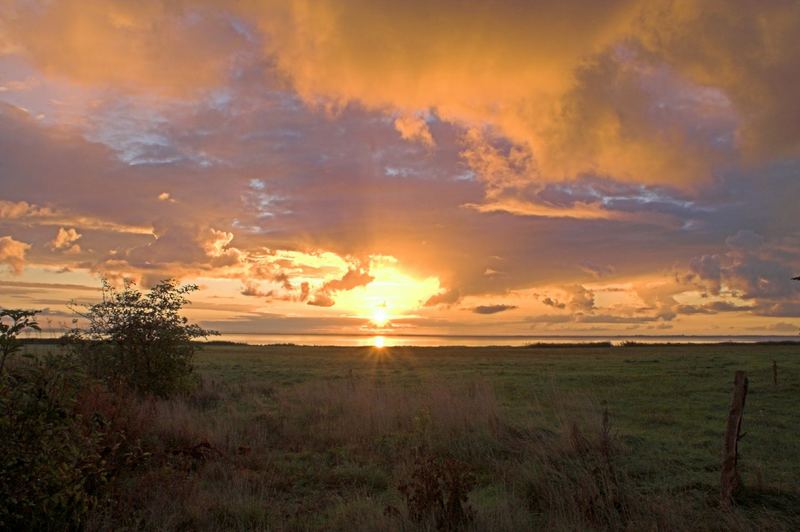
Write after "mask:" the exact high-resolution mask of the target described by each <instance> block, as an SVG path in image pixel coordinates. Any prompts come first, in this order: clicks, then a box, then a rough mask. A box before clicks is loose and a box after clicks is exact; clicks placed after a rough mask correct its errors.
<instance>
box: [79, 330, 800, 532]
mask: <svg viewBox="0 0 800 532" xmlns="http://www.w3.org/2000/svg"><path fill="white" fill-rule="evenodd" d="M773 361H775V362H776V363H777V365H778V372H779V382H778V384H777V385H774V384H773V382H772V363H773ZM196 366H197V372H198V373H199V375H200V376H201V378H202V385H201V386H200V388H199V389H198V390H197V391H196V392H194V393H193V394H192V395H191V396H189V397H187V398H183V399H179V400H172V401H161V402H156V403H154V404H153V405H151V408H152V411H151V412H150V414H149V416H150V417H148V420H149V421H148V424H149V425H150V427H149V428H150V430H152V431H154V434H157V435H158V438H159V439H160V441H161V445H163V446H164V447H165V448H169V449H190V450H194V451H193V452H195V451H196V452H195V454H197V455H198V456H195V458H196V459H195V460H194V461H192V462H191V464H190V465H189V466H187V467H186V468H185V469H180V468H175V467H171V468H167V467H166V466H165V467H164V468H161V469H159V470H150V471H149V472H148V473H147V474H146V475H145V474H143V475H142V476H140V477H137V478H134V479H131V480H130V481H129V482H128V484H127V485H126V487H125V488H123V490H125V489H127V490H128V491H129V492H128V493H122V494H120V497H121V498H122V500H129V501H130V503H129V507H128V508H126V510H125V511H123V512H122V513H121V514H114V512H109V513H106V514H101V515H97V516H96V518H95V523H94V526H96V527H98V528H102V527H107V526H111V525H113V526H114V527H118V526H121V525H123V524H124V525H128V526H133V527H136V528H149V529H159V528H167V529H206V530H214V529H240V530H252V529H274V530H283V529H298V530H311V529H339V530H354V529H367V530H368V529H373V530H380V529H409V530H411V529H435V528H437V526H438V528H440V529H447V528H448V527H450V528H455V527H462V528H468V529H469V528H472V529H499V530H526V529H530V528H532V527H547V528H551V529H578V528H596V529H637V530H641V529H680V528H689V529H754V528H762V529H797V528H800V408H799V407H800V346H733V345H726V346H700V345H694V346H686V345H683V346H637V347H613V348H556V347H547V348H544V347H538V348H504V347H496V348H495V347H479V348H478V347H476V348H462V347H443V348H397V347H395V348H384V349H375V348H336V347H295V346H276V347H255V346H231V345H222V346H219V345H217V346H209V347H206V348H205V349H204V350H203V351H202V352H200V354H199V356H198V358H197V360H196ZM735 370H744V371H746V372H747V374H748V377H749V379H750V389H749V394H748V396H747V405H746V408H745V415H744V426H743V431H744V432H745V433H746V436H745V437H744V438H743V439H742V441H741V443H740V469H741V472H742V477H743V485H744V489H743V490H741V492H740V493H739V494H738V496H737V504H736V506H735V507H734V509H733V510H732V511H730V512H728V511H724V510H722V509H720V508H718V497H719V496H718V493H719V475H720V459H721V446H722V436H723V432H724V427H725V421H726V415H727V410H728V406H729V401H730V394H731V389H732V381H733V374H734V371H735ZM604 412H607V414H606V415H605V416H604ZM604 417H605V418H606V419H605V421H604ZM206 442H207V444H208V445H207V446H206V445H205V443H206ZM199 443H203V445H202V446H201V447H200V448H198V447H196V446H197V445H198V444H199ZM185 454H187V456H188V455H191V453H185ZM429 459H430V460H438V459H452V460H453V462H452V463H451V464H450V466H442V467H444V469H443V470H442V471H443V472H439V473H435V474H433V473H431V474H433V477H434V480H433V482H434V484H436V483H437V482H441V485H446V481H447V479H448V478H453V477H455V478H457V479H460V480H463V481H464V482H463V483H464V484H465V485H467V486H468V487H467V488H464V490H463V491H466V492H468V493H465V494H464V503H463V505H462V506H463V508H462V509H463V512H462V513H463V514H464V515H468V517H465V518H464V519H463V520H459V519H461V517H458V516H456V518H452V515H450V517H447V516H445V517H441V515H440V516H439V517H438V518H437V517H436V516H437V514H436V511H434V510H431V511H430V513H429V515H428V514H426V515H427V517H425V516H422V517H420V516H416V518H415V516H414V515H413V514H414V507H413V504H410V503H409V500H408V499H407V498H406V497H404V495H403V490H402V487H403V486H404V485H406V486H408V485H411V486H414V483H415V482H417V484H420V483H422V484H424V483H425V482H426V480H425V479H428V480H431V479H430V478H429V477H430V474H429V473H430V471H428V472H427V473H426V468H428V469H431V468H432V467H433V466H431V465H430V464H432V463H434V462H426V460H429ZM436 463H440V462H436ZM448 463H449V462H448ZM453 464H457V465H453ZM451 466H452V467H451ZM448 467H451V469H453V471H455V470H458V471H460V472H458V471H456V472H453V471H451V470H450V469H447V468H448ZM459 468H460V469H459ZM434 469H435V468H434ZM437 471H438V470H437ZM426 474H428V477H426V476H425V475H426ZM415 475H416V477H415ZM436 475H439V477H441V478H439V477H436ZM448 475H449V476H448ZM414 479H416V480H414ZM437 485H440V484H437ZM417 488H418V489H417V493H420V490H421V489H422V488H420V487H419V486H417ZM437 489H439V488H437ZM447 489H448V488H442V498H443V499H444V500H445V501H446V500H447V498H448V491H447ZM459 489H460V488H454V490H455V492H457V493H455V496H456V497H461V495H462V494H461V493H460V492H459ZM412 491H413V490H412ZM423 491H424V490H423ZM434 491H435V490H434ZM406 492H408V488H407V489H406ZM426 493H427V492H426ZM450 495H452V494H450ZM426 496H428V497H433V498H434V499H435V498H436V496H437V494H436V493H434V494H430V493H427V495H426ZM126 497H127V499H126ZM423 498H424V497H423ZM421 504H422V506H421V507H422V510H420V511H419V512H417V513H425V511H427V510H426V508H428V507H426V506H425V504H424V503H421ZM434 506H435V504H434ZM431 508H433V506H431ZM423 510H425V511H423ZM439 513H440V514H441V511H440V512H439ZM448 519H450V521H448ZM453 519H455V520H453ZM437 521H438V522H437Z"/></svg>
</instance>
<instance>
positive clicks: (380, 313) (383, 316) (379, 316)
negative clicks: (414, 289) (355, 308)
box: [372, 306, 389, 327]
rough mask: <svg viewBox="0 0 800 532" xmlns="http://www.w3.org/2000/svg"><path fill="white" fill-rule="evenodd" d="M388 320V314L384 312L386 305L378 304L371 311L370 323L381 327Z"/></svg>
mask: <svg viewBox="0 0 800 532" xmlns="http://www.w3.org/2000/svg"><path fill="white" fill-rule="evenodd" d="M388 321H389V315H388V314H387V313H386V307H385V306H380V307H378V308H376V309H375V310H373V311H372V323H374V324H375V325H377V326H378V327H383V326H384V325H386V323H387V322H388Z"/></svg>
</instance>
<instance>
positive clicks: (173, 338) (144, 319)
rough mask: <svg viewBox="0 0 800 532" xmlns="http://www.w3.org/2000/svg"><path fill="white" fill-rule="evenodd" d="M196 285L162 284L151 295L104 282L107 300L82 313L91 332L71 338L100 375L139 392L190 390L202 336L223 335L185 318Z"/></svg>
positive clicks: (74, 333)
mask: <svg viewBox="0 0 800 532" xmlns="http://www.w3.org/2000/svg"><path fill="white" fill-rule="evenodd" d="M195 290H197V286H195V285H185V286H179V285H178V284H177V282H176V281H174V280H166V281H162V282H160V283H159V284H157V285H156V286H154V287H153V288H152V289H151V290H150V291H149V292H148V293H146V294H143V293H142V292H140V291H139V290H137V289H136V288H135V287H134V285H133V283H130V282H126V283H125V286H124V288H123V289H122V290H119V291H118V290H117V289H115V288H114V287H113V286H111V285H110V284H109V283H108V282H106V281H104V282H103V300H102V301H101V302H100V303H97V304H94V305H90V306H88V308H87V310H86V312H84V313H80V312H79V313H78V314H79V315H80V316H82V317H83V318H85V319H86V320H87V321H88V326H87V327H86V329H74V330H73V331H72V332H71V333H70V334H69V335H68V340H69V342H70V345H71V346H72V347H73V352H74V353H75V354H76V355H77V356H78V358H79V360H80V361H81V362H82V363H83V365H84V366H85V367H86V368H87V369H88V370H89V372H90V373H91V374H92V375H93V376H95V377H97V378H101V379H104V380H106V381H107V382H109V383H112V385H114V386H116V385H117V383H123V384H124V385H126V386H128V387H130V388H131V389H133V390H135V391H136V392H138V393H139V394H142V395H145V394H153V395H157V396H161V397H167V396H170V395H173V394H174V393H176V392H179V391H181V390H184V389H186V387H187V386H188V385H189V383H190V382H191V381H190V377H191V373H192V358H193V357H194V353H195V349H196V346H195V344H194V343H193V342H192V341H193V340H194V339H196V338H204V337H208V336H209V335H212V334H217V333H215V332H213V331H207V330H205V329H202V328H201V327H200V326H198V325H195V324H190V323H189V321H188V320H187V319H186V318H185V317H183V316H181V315H180V311H181V309H182V308H183V307H184V306H185V305H186V304H188V303H189V300H188V299H187V298H186V295H187V294H189V293H190V292H193V291H195Z"/></svg>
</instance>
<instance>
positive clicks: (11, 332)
mask: <svg viewBox="0 0 800 532" xmlns="http://www.w3.org/2000/svg"><path fill="white" fill-rule="evenodd" d="M37 314H39V311H38V310H10V309H0V375H2V374H3V371H4V368H5V366H6V361H7V360H8V357H10V356H11V355H13V354H16V353H17V352H18V351H19V350H20V349H22V342H20V341H19V339H18V338H17V336H19V334H20V333H21V332H23V331H25V330H26V329H33V330H34V331H38V330H40V329H39V324H38V323H37V322H36V315H37Z"/></svg>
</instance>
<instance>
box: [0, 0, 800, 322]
mask: <svg viewBox="0 0 800 532" xmlns="http://www.w3.org/2000/svg"><path fill="white" fill-rule="evenodd" d="M798 41H800V3H798V2H794V1H788V0H787V1H783V0H767V1H757V0H719V1H715V0H708V1H704V2H695V1H683V0H619V1H618V0H607V1H602V2H597V1H578V0H560V1H555V0H550V1H545V0H529V1H517V0H505V1H501V0H486V1H477V0H475V1H466V2H465V1H461V0H458V1H456V0H439V1H437V2H429V1H421V0H406V1H403V2H397V1H394V0H313V1H312V0H308V1H303V0H297V1H294V2H292V1H288V0H285V1H271V0H259V1H256V0H225V1H222V0H169V1H168V0H140V1H137V2H128V1H108V0H50V1H45V0H0V306H3V307H10V308H35V309H41V310H43V311H44V312H43V316H42V321H43V323H44V324H45V325H46V326H48V327H51V328H59V327H64V326H68V325H69V323H71V320H72V318H73V316H74V315H73V314H72V311H71V310H70V305H68V303H69V302H73V304H75V305H78V306H80V305H82V304H88V303H91V302H93V301H97V300H98V298H99V297H100V292H99V287H100V279H101V278H106V279H108V280H109V281H110V282H112V283H115V284H117V285H119V284H121V283H123V282H124V280H126V279H127V280H131V281H134V282H136V283H137V284H138V285H139V286H141V287H144V288H147V287H149V286H152V285H153V284H154V283H156V282H158V281H159V280H161V279H165V278H175V279H178V280H180V281H181V282H184V283H194V284H197V285H198V286H199V290H198V291H197V292H196V293H195V294H194V295H193V304H192V305H191V308H190V309H189V310H188V311H187V315H188V316H189V317H190V318H192V319H194V320H197V321H199V322H200V323H202V324H203V325H205V326H207V327H211V328H215V329H218V330H221V331H223V332H229V333H233V332H248V333H266V332H269V333H344V334H363V333H369V334H371V333H376V332H381V333H385V332H388V333H391V334H476V335H483V334H519V335H562V334H563V335H568V334H571V335H608V334H622V335H633V334H643V335H648V334H653V335H656V334H663V335H676V334H710V335H732V334H797V333H798V332H799V331H800V282H796V281H792V280H791V278H792V277H793V276H795V275H798V274H800V98H798V97H797V94H798V93H799V92H800V54H798V53H797V42H798Z"/></svg>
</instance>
